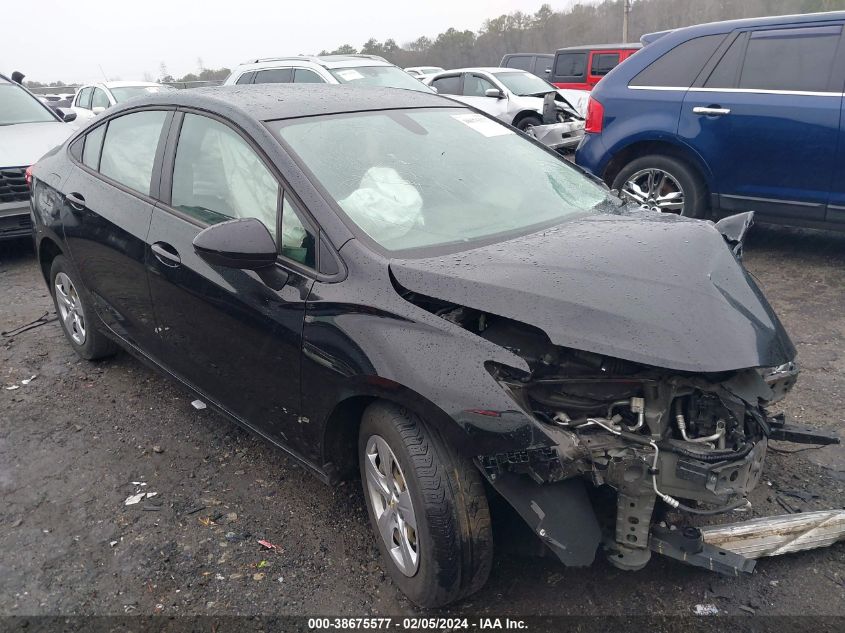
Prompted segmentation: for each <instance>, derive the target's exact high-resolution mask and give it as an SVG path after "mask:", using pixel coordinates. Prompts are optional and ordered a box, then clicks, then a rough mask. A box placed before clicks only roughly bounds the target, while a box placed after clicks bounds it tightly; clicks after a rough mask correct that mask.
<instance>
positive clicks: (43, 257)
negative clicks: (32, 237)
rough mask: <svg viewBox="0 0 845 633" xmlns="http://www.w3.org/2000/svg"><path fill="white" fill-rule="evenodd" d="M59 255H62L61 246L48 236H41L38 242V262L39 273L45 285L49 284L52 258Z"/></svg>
mask: <svg viewBox="0 0 845 633" xmlns="http://www.w3.org/2000/svg"><path fill="white" fill-rule="evenodd" d="M59 255H64V251H63V250H62V249H61V247H60V246H59V245H58V244H57V243H56V242H55V241H54V240H53V239H52V238H49V237H45V238H43V239H42V240H41V241H40V242H39V244H38V264H39V266H40V267H41V275H42V276H43V277H44V281H45V282H46V283H47V285H48V286H49V285H50V267H51V266H52V265H53V260H54V259H56V257H58V256H59Z"/></svg>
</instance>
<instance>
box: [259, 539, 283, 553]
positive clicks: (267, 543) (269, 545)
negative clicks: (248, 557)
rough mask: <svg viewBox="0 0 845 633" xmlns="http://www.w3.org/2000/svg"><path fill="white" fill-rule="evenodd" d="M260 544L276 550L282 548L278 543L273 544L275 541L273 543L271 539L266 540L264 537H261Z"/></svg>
mask: <svg viewBox="0 0 845 633" xmlns="http://www.w3.org/2000/svg"><path fill="white" fill-rule="evenodd" d="M258 544H259V545H261V546H263V547H266V548H267V549H274V550H276V551H278V550H279V549H281V548H280V547H279V546H278V545H273V543H271V542H270V541H265V540H263V539H260V540H259V541H258Z"/></svg>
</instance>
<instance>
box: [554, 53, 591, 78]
mask: <svg viewBox="0 0 845 633" xmlns="http://www.w3.org/2000/svg"><path fill="white" fill-rule="evenodd" d="M586 69H587V53H558V54H557V56H556V57H555V72H554V75H555V77H556V78H558V79H583V77H584V72H585V71H586Z"/></svg>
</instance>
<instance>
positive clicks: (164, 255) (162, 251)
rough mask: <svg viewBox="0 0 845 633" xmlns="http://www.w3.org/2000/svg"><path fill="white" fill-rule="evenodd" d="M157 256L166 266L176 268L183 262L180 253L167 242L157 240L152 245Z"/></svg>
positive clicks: (151, 247)
mask: <svg viewBox="0 0 845 633" xmlns="http://www.w3.org/2000/svg"><path fill="white" fill-rule="evenodd" d="M150 250H152V252H153V255H155V258H156V259H157V260H158V261H160V262H161V263H162V264H164V265H165V266H170V267H171V268H176V267H177V266H179V264H181V263H182V258H181V257H179V253H178V252H177V251H176V249H175V248H173V247H172V246H171V245H170V244H168V243H167V242H155V243H154V244H152V245H151V246H150Z"/></svg>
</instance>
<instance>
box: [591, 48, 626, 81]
mask: <svg viewBox="0 0 845 633" xmlns="http://www.w3.org/2000/svg"><path fill="white" fill-rule="evenodd" d="M618 65H619V53H593V62H592V63H591V64H590V74H591V75H594V76H597V77H601V76H604V75H606V74H607V73H609V72H610V71H611V70H613V69H614V68H615V67H616V66H618Z"/></svg>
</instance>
